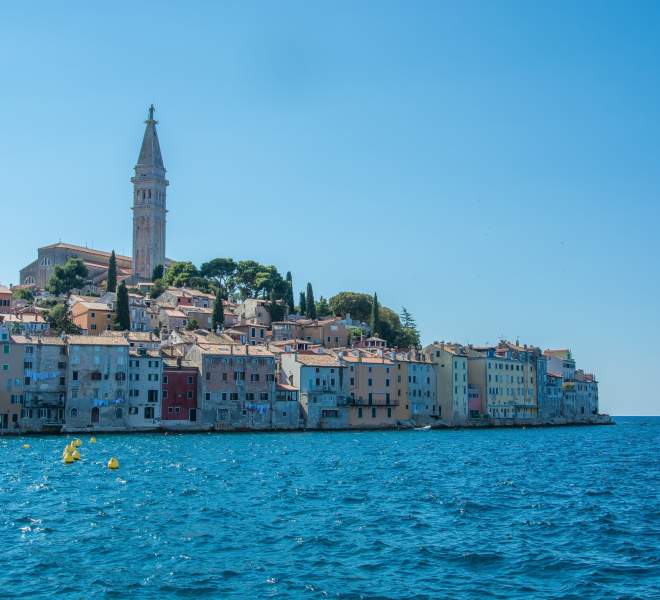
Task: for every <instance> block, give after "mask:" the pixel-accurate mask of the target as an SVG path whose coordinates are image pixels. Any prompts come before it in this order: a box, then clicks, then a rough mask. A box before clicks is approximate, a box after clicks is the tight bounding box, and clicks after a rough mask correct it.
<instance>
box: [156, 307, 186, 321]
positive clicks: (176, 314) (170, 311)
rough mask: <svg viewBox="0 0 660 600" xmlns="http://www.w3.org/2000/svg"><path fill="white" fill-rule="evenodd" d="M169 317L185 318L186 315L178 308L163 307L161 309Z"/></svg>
mask: <svg viewBox="0 0 660 600" xmlns="http://www.w3.org/2000/svg"><path fill="white" fill-rule="evenodd" d="M161 310H162V311H163V312H164V313H165V314H166V315H167V316H168V317H178V318H180V319H185V318H186V315H185V314H184V313H182V312H181V311H180V310H178V309H176V308H163V309H161Z"/></svg>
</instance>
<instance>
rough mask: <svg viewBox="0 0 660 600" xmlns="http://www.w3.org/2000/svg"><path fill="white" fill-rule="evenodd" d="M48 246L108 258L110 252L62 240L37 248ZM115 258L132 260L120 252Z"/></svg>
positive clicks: (44, 248) (42, 248) (46, 247)
mask: <svg viewBox="0 0 660 600" xmlns="http://www.w3.org/2000/svg"><path fill="white" fill-rule="evenodd" d="M48 248H66V249H67V250H74V251H76V250H77V251H78V252H87V253H89V254H96V255H98V256H103V257H105V258H107V259H108V260H110V254H111V252H105V251H104V250H94V249H93V248H87V247H85V246H76V245H75V244H66V243H64V242H58V243H57V244H50V245H48V246H42V247H41V248H39V250H46V249H48ZM115 256H116V258H117V259H119V260H126V261H128V262H131V261H132V258H131V257H130V256H123V255H121V254H116V255H115Z"/></svg>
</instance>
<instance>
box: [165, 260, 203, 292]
mask: <svg viewBox="0 0 660 600" xmlns="http://www.w3.org/2000/svg"><path fill="white" fill-rule="evenodd" d="M195 277H199V271H198V270H197V267H196V266H195V265H193V264H192V263H191V262H188V261H186V262H175V263H172V264H171V265H170V266H169V267H167V269H165V274H164V275H163V279H162V281H163V285H164V286H165V287H170V286H171V287H186V286H188V285H190V282H191V280H192V279H194V278H195Z"/></svg>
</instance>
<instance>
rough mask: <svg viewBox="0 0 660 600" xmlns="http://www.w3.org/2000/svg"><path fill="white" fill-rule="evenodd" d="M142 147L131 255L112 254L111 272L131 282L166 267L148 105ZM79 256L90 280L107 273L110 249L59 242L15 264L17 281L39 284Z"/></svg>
mask: <svg viewBox="0 0 660 600" xmlns="http://www.w3.org/2000/svg"><path fill="white" fill-rule="evenodd" d="M145 123H146V128H145V131H144V137H143V139H142V147H141V148H140V155H139V156H138V161H137V164H136V165H135V175H134V177H132V178H131V183H132V184H133V206H132V211H133V254H132V257H128V256H121V255H117V275H118V278H119V279H127V280H129V281H130V282H133V283H136V282H139V281H149V280H150V279H151V275H152V273H153V270H154V268H155V267H157V266H158V265H163V266H167V264H168V263H169V262H170V261H169V260H167V259H166V258H165V219H166V213H167V208H166V188H167V186H168V185H169V182H168V181H167V179H165V173H166V171H165V166H164V164H163V156H162V154H161V152H160V143H159V141H158V133H157V131H156V124H157V123H158V121H156V120H154V107H153V105H151V106H150V107H149V117H148V119H147V120H146V121H145ZM73 256H77V257H78V258H80V259H82V261H83V262H84V263H85V265H86V266H87V268H88V270H89V277H90V281H91V282H92V283H93V284H94V285H101V284H102V283H103V282H104V281H105V280H106V279H107V274H108V263H109V261H110V251H103V250H94V249H92V248H86V247H83V246H77V245H75V244H68V243H64V242H59V243H56V244H50V245H48V246H43V247H41V248H39V249H38V250H37V260H35V261H33V262H31V263H30V264H29V265H27V266H26V267H24V268H23V269H21V272H20V276H19V281H20V283H21V284H22V285H35V286H36V287H38V288H44V287H45V286H46V284H47V283H48V280H49V279H50V276H51V275H52V274H53V270H54V268H55V266H56V265H62V264H64V263H65V262H66V261H67V260H68V259H69V258H71V257H73Z"/></svg>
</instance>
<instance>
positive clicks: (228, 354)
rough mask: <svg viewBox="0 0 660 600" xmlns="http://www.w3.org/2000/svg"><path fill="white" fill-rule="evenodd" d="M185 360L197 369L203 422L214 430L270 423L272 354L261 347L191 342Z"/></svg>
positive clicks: (272, 373) (271, 424)
mask: <svg viewBox="0 0 660 600" xmlns="http://www.w3.org/2000/svg"><path fill="white" fill-rule="evenodd" d="M186 359H187V360H188V361H190V362H191V363H192V364H194V365H195V366H196V367H197V368H198V369H199V372H200V378H201V379H200V383H199V394H200V398H199V401H198V404H199V405H200V407H201V413H202V423H203V424H204V425H206V426H209V427H213V428H215V429H269V428H272V426H273V414H272V409H273V402H274V400H275V355H274V354H273V353H272V352H269V351H268V350H267V349H266V348H265V347H264V346H251V345H249V344H245V345H231V344H208V343H206V344H205V343H203V342H198V343H195V344H193V345H192V347H191V349H190V350H189V351H188V353H187V355H186Z"/></svg>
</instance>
